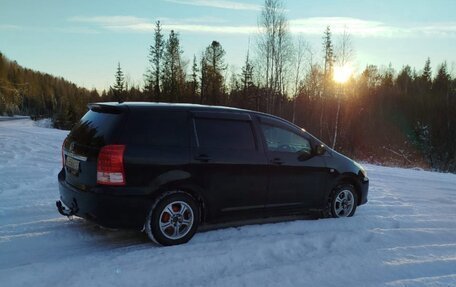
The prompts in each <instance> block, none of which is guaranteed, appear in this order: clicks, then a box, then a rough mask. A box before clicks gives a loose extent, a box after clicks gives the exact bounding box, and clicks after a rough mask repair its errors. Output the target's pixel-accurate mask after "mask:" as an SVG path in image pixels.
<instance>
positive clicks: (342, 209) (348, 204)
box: [329, 184, 358, 217]
mask: <svg viewBox="0 0 456 287" xmlns="http://www.w3.org/2000/svg"><path fill="white" fill-rule="evenodd" d="M357 202H358V196H357V195H356V191H355V188H354V187H353V185H351V184H343V185H339V186H338V187H336V188H335V189H334V190H333V192H332V196H331V198H330V201H329V204H330V206H329V207H330V212H331V216H332V217H351V216H353V214H355V211H356V206H357Z"/></svg>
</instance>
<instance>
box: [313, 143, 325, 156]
mask: <svg viewBox="0 0 456 287" xmlns="http://www.w3.org/2000/svg"><path fill="white" fill-rule="evenodd" d="M325 152H326V146H325V145H324V144H319V145H316V146H315V147H314V150H313V153H314V155H324V154H325Z"/></svg>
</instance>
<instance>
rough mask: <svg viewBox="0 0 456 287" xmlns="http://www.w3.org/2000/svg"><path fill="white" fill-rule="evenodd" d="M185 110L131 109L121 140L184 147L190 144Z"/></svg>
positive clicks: (148, 144)
mask: <svg viewBox="0 0 456 287" xmlns="http://www.w3.org/2000/svg"><path fill="white" fill-rule="evenodd" d="M187 120H188V114H187V112H185V111H172V110H148V111H145V110H144V111H131V112H130V114H129V115H128V119H127V124H126V125H125V127H124V130H123V131H122V133H121V135H120V141H121V142H123V143H127V144H137V145H147V146H158V147H184V146H188V145H189V136H188V135H189V133H188V128H187Z"/></svg>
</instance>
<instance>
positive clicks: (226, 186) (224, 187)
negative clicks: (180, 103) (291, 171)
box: [192, 111, 268, 221]
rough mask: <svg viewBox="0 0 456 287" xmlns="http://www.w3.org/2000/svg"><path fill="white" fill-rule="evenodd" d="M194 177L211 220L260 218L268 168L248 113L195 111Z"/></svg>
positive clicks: (265, 191) (264, 200)
mask: <svg viewBox="0 0 456 287" xmlns="http://www.w3.org/2000/svg"><path fill="white" fill-rule="evenodd" d="M193 124H194V144H193V147H192V154H193V159H192V160H193V163H194V164H193V167H194V168H195V170H196V172H195V174H197V175H198V179H199V181H200V183H201V185H202V186H203V189H204V190H205V191H206V194H205V197H206V198H207V201H208V209H209V212H210V213H211V214H210V216H211V217H212V218H218V219H220V221H224V220H227V219H242V218H245V217H260V216H261V215H262V211H263V208H264V205H265V202H266V193H267V179H266V176H267V174H266V173H267V168H268V163H267V160H266V157H265V155H264V151H263V148H262V144H261V143H260V141H259V140H258V136H257V135H256V134H257V133H258V132H256V131H255V129H254V126H253V124H252V119H251V117H250V115H249V114H247V113H230V112H228V113H222V112H206V111H202V112H193Z"/></svg>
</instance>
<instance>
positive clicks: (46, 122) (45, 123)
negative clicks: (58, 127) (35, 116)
mask: <svg viewBox="0 0 456 287" xmlns="http://www.w3.org/2000/svg"><path fill="white" fill-rule="evenodd" d="M35 125H36V126H37V127H40V128H48V129H52V128H53V127H54V123H53V122H52V119H50V118H46V119H41V120H37V121H35Z"/></svg>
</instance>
